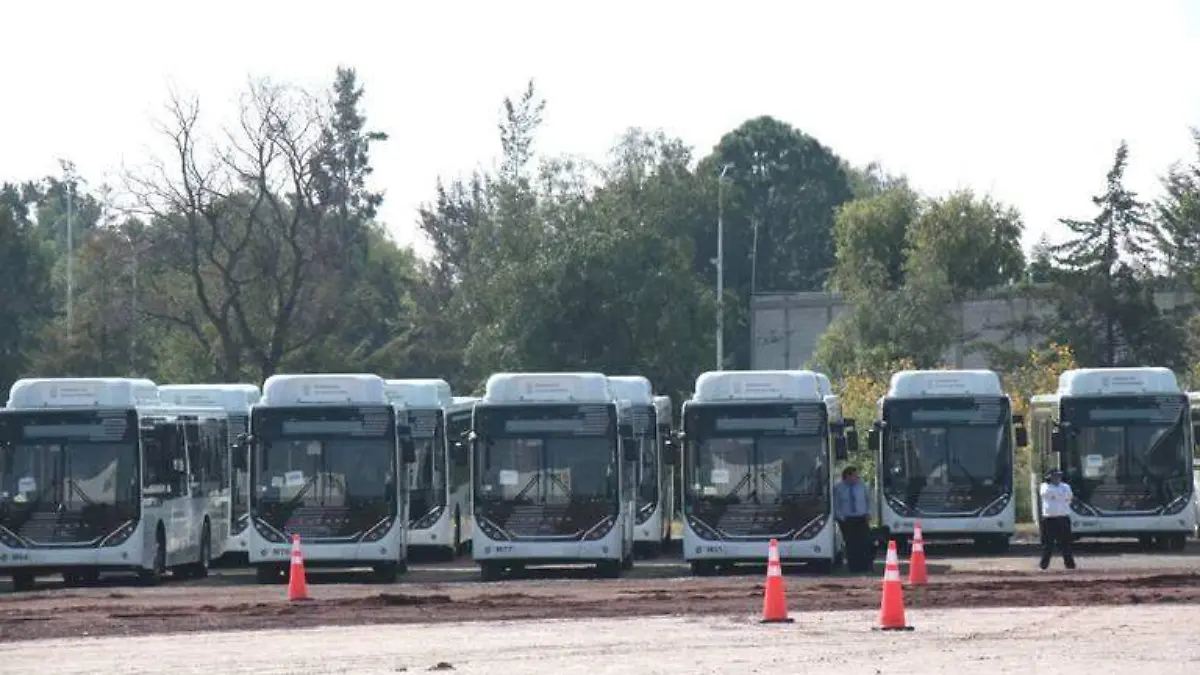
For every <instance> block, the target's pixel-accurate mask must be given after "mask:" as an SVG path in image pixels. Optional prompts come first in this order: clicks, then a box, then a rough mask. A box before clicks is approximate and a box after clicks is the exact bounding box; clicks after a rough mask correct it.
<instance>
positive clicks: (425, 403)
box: [385, 379, 473, 560]
mask: <svg viewBox="0 0 1200 675" xmlns="http://www.w3.org/2000/svg"><path fill="white" fill-rule="evenodd" d="M385 390H386V393H387V397H388V400H390V401H391V402H392V404H393V405H395V406H396V408H397V410H396V414H397V415H399V416H404V415H407V418H408V425H409V427H410V428H411V429H412V436H413V443H414V445H415V446H416V460H417V461H416V463H415V465H414V466H413V468H412V470H411V471H410V473H409V475H408V477H409V481H408V487H409V496H408V508H409V516H410V517H409V521H408V545H409V547H410V549H411V548H414V547H415V548H417V549H418V550H422V549H423V550H432V551H437V552H438V553H440V555H441V557H442V558H444V559H447V560H453V559H454V558H455V556H457V555H458V552H459V551H460V550H461V548H462V543H463V541H464V540H463V534H464V528H463V515H464V514H465V513H467V512H469V510H470V472H471V470H470V457H469V456H468V453H467V452H466V445H465V442H464V441H465V439H464V438H463V434H464V433H465V432H466V431H469V430H470V422H471V406H470V405H468V404H464V403H462V402H461V400H457V399H455V397H454V396H453V395H452V394H451V392H450V385H449V384H448V383H447V382H446V381H445V380H438V379H409V380H388V381H387V383H386V385H385ZM470 400H473V399H468V401H470ZM456 401H457V402H456ZM455 413H457V414H458V415H457V418H456V419H457V421H458V422H459V425H460V426H459V428H458V429H457V436H452V435H451V433H450V432H449V430H448V424H449V422H450V417H451V416H452V415H455ZM463 422H465V427H464V426H462V423H463ZM467 532H468V533H469V530H467Z"/></svg>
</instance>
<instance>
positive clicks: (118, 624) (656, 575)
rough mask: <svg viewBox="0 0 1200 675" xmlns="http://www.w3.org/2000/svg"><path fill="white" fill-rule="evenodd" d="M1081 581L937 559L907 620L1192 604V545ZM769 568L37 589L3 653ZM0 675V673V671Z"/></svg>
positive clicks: (452, 612)
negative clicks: (990, 610) (294, 598)
mask: <svg viewBox="0 0 1200 675" xmlns="http://www.w3.org/2000/svg"><path fill="white" fill-rule="evenodd" d="M1080 554H1081V555H1080V559H1079V560H1080V569H1079V570H1076V571H1073V572H1066V571H1064V570H1062V569H1061V561H1058V560H1056V561H1055V563H1054V564H1055V566H1054V567H1052V568H1051V570H1050V571H1048V572H1040V571H1038V570H1037V569H1036V566H1035V560H1036V558H1035V556H1036V552H1035V551H1033V550H1021V551H1015V552H1014V553H1013V554H1011V555H1007V556H998V557H995V556H994V557H979V556H975V555H956V554H954V553H953V551H949V550H947V552H946V553H945V554H942V553H938V552H934V553H932V554H931V556H930V562H929V572H930V577H931V581H932V583H931V584H930V585H929V586H928V587H926V588H923V589H920V590H910V591H909V592H908V594H907V602H908V603H909V606H910V608H913V609H917V610H926V609H953V608H982V607H1035V606H1050V607H1072V606H1082V605H1124V606H1130V605H1147V604H1175V605H1178V604H1191V603H1196V604H1200V547H1198V546H1190V547H1189V549H1188V551H1187V552H1184V553H1179V554H1168V553H1159V552H1142V551H1138V550H1137V549H1136V547H1132V546H1119V545H1117V546H1107V547H1100V548H1092V549H1088V548H1084V549H1083V550H1081V551H1080ZM764 571H765V570H763V569H761V568H759V569H757V570H755V569H748V570H745V571H744V572H742V573H739V574H735V575H731V576H721V577H703V578H695V577H692V576H690V575H689V573H688V571H687V568H686V566H685V565H684V564H683V563H682V561H681V560H679V559H678V558H672V557H664V558H660V559H655V560H644V561H638V563H637V564H636V565H635V568H634V569H633V570H632V571H630V572H629V573H628V575H627V576H626V578H623V579H618V580H599V579H595V578H593V577H592V576H591V571H590V570H575V571H562V570H557V571H548V570H530V572H529V576H530V578H525V579H517V580H505V581H501V582H498V583H488V584H485V583H479V581H478V578H479V576H478V570H477V569H476V567H475V566H474V565H473V564H472V563H471V560H470V558H469V557H468V558H460V559H459V560H457V561H454V562H451V563H441V564H422V565H416V566H414V567H413V569H412V570H411V571H410V572H409V573H408V574H406V575H405V576H404V578H403V579H402V580H401V581H400V582H399V583H396V584H389V585H378V584H373V583H364V577H362V576H356V575H353V574H349V575H347V574H344V573H341V574H339V573H332V574H331V573H328V572H321V571H315V572H310V574H309V589H310V592H311V596H312V597H313V601H312V602H308V603H297V604H293V603H289V602H287V599H286V589H285V588H284V587H283V586H259V585H257V584H256V583H254V577H253V574H252V573H251V572H250V571H249V570H247V569H245V568H241V569H222V570H214V573H213V574H212V575H211V576H210V577H209V578H208V579H206V580H203V581H189V582H168V583H167V584H166V585H164V586H161V587H158V588H140V587H137V586H135V585H131V584H130V583H128V581H127V580H121V579H114V580H106V581H105V582H104V584H103V586H101V587H97V588H89V589H66V588H63V587H62V586H61V582H60V581H55V580H52V579H49V578H47V579H44V580H41V581H40V586H39V589H38V590H36V591H33V592H28V593H12V592H10V591H8V590H7V589H8V588H9V587H8V585H7V583H5V584H4V585H3V587H2V588H0V643H7V642H14V641H24V640H38V639H45V638H79V637H97V636H109V635H130V636H132V635H146V634H152V633H164V632H170V633H179V632H194V631H214V630H229V631H243V630H250V629H270V628H293V629H294V628H305V627H315V626H339V625H351V624H385V623H401V624H412V623H442V622H460V621H518V620H525V619H584V618H588V619H591V618H596V619H599V618H617V617H652V616H664V615H675V616H690V617H703V616H717V617H721V616H724V617H736V616H747V615H753V614H755V613H756V612H758V611H760V609H761V607H762V581H763V573H764ZM792 572H794V571H789V574H788V576H787V577H786V583H787V599H788V604H789V607H790V608H791V610H792V611H793V612H794V613H796V615H797V616H806V615H809V614H812V613H816V612H823V611H830V610H850V611H853V610H872V609H873V608H877V607H878V606H879V605H878V603H879V592H880V591H879V585H880V581H879V580H880V576H881V574H882V565H881V564H880V565H879V566H878V567H877V570H876V572H875V573H874V574H871V575H869V576H861V577H850V576H845V575H838V576H833V577H826V576H813V575H808V574H803V573H792ZM2 670H6V669H5V668H0V671H2Z"/></svg>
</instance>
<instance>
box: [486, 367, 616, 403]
mask: <svg viewBox="0 0 1200 675" xmlns="http://www.w3.org/2000/svg"><path fill="white" fill-rule="evenodd" d="M612 402H613V395H612V390H611V388H610V387H609V386H608V378H607V377H605V376H604V375H602V374H600V373H496V374H494V375H492V376H491V377H489V378H488V381H487V390H486V392H485V393H484V395H483V401H482V403H612Z"/></svg>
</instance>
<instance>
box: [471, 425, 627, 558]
mask: <svg viewBox="0 0 1200 675" xmlns="http://www.w3.org/2000/svg"><path fill="white" fill-rule="evenodd" d="M474 426H475V432H476V435H477V441H476V443H475V453H476V457H475V485H474V492H475V503H476V510H477V512H478V513H479V514H480V515H481V516H482V517H484V518H486V519H488V520H489V521H491V522H492V524H493V525H495V526H496V527H500V528H503V529H505V530H506V531H507V532H508V533H509V534H510V535H512V536H572V537H573V536H580V535H582V534H583V532H585V531H586V530H587V529H589V528H590V527H592V526H593V525H595V524H596V523H598V522H599V521H600V520H601V519H603V518H604V517H606V516H609V515H613V516H615V515H616V514H617V509H618V507H619V500H618V495H619V488H620V486H619V483H618V477H619V475H620V473H619V467H618V465H617V438H616V409H615V406H612V405H603V404H600V405H554V406H534V405H522V406H477V407H476V408H475V420H474Z"/></svg>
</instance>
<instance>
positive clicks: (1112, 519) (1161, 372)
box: [1030, 367, 1200, 537]
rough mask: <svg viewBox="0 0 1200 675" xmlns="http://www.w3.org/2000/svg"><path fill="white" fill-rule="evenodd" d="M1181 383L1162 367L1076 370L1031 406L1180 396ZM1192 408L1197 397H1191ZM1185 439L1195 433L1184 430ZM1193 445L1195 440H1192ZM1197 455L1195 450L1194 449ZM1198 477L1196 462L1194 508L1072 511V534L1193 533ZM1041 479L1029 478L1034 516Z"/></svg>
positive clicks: (1065, 374) (1199, 520) (1198, 517)
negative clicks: (1068, 399) (1163, 512)
mask: <svg viewBox="0 0 1200 675" xmlns="http://www.w3.org/2000/svg"><path fill="white" fill-rule="evenodd" d="M1181 393H1184V392H1183V390H1182V389H1180V387H1179V381H1178V379H1177V378H1176V377H1175V373H1174V371H1172V370H1171V369H1169V368H1161V367H1142V368H1077V369H1075V370H1067V371H1064V372H1063V373H1061V374H1060V375H1059V376H1058V391H1057V392H1056V393H1054V394H1042V395H1038V396H1034V397H1033V398H1032V400H1031V406H1032V407H1045V408H1051V409H1057V408H1058V407H1059V405H1060V403H1061V401H1062V399H1063V398H1064V397H1075V396H1130V395H1133V396H1140V395H1153V394H1181ZM1188 400H1189V402H1190V404H1191V407H1192V409H1193V410H1194V409H1195V406H1196V404H1197V400H1198V397H1197V396H1196V395H1194V394H1192V393H1189V394H1188ZM1184 433H1185V436H1190V434H1192V433H1193V430H1191V429H1185V430H1184ZM1193 443H1195V440H1194V439H1193ZM1193 452H1194V450H1193ZM1198 475H1200V474H1198V473H1197V471H1196V469H1195V460H1193V475H1192V480H1193V488H1192V489H1193V492H1192V499H1193V502H1192V504H1193V506H1192V508H1190V509H1189V508H1185V509H1184V510H1183V511H1181V512H1179V513H1176V514H1173V515H1137V514H1128V515H1124V514H1115V515H1110V516H1103V517H1096V516H1082V515H1080V514H1078V513H1075V512H1074V511H1072V512H1071V531H1072V533H1073V534H1074V535H1076V536H1078V537H1105V536H1122V535H1126V536H1128V535H1136V534H1138V533H1140V532H1145V533H1147V534H1150V533H1183V534H1194V533H1195V532H1196V527H1197V523H1200V513H1198V510H1200V506H1197V501H1196V500H1197V496H1196V481H1197V479H1198ZM1040 485H1041V477H1040V476H1037V475H1031V476H1030V488H1031V490H1030V498H1031V501H1033V502H1034V503H1033V513H1035V514H1036V513H1038V509H1039V507H1040V505H1039V504H1038V500H1039V497H1038V489H1039V487H1040Z"/></svg>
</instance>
